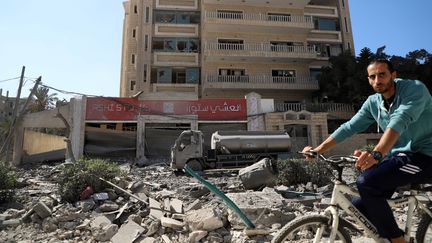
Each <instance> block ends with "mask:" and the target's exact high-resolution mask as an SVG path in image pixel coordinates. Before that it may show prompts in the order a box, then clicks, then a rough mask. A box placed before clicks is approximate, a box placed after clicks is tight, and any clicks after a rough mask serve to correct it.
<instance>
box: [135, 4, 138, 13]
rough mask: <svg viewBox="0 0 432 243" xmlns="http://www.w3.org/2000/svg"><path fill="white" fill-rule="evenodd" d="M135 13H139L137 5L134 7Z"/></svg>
mask: <svg viewBox="0 0 432 243" xmlns="http://www.w3.org/2000/svg"><path fill="white" fill-rule="evenodd" d="M134 13H136V14H137V13H138V6H137V5H134Z"/></svg>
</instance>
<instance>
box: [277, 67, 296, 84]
mask: <svg viewBox="0 0 432 243" xmlns="http://www.w3.org/2000/svg"><path fill="white" fill-rule="evenodd" d="M295 78H296V71H295V70H289V69H273V70H272V79H273V82H274V83H294V82H295Z"/></svg>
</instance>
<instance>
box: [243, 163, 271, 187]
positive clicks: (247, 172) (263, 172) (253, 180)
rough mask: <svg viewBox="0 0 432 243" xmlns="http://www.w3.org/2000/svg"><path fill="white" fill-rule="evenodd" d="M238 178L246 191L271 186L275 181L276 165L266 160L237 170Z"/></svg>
mask: <svg viewBox="0 0 432 243" xmlns="http://www.w3.org/2000/svg"><path fill="white" fill-rule="evenodd" d="M238 176H239V178H240V180H241V181H242V183H243V186H244V188H246V189H257V188H260V187H262V186H273V185H274V183H275V181H276V179H277V173H276V165H275V164H274V163H273V162H272V161H271V160H270V159H268V158H264V159H262V160H260V161H258V162H256V163H255V164H253V165H251V166H248V167H245V168H242V169H241V170H239V175H238Z"/></svg>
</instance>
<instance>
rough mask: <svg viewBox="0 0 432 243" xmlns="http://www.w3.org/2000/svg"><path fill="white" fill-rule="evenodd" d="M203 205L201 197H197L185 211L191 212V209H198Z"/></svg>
mask: <svg viewBox="0 0 432 243" xmlns="http://www.w3.org/2000/svg"><path fill="white" fill-rule="evenodd" d="M201 207H202V203H201V202H200V200H199V199H196V200H195V201H193V202H192V203H191V204H189V205H188V206H187V207H186V208H185V209H184V211H185V212H189V211H191V210H197V209H200V208H201Z"/></svg>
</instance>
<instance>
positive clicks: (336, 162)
mask: <svg viewBox="0 0 432 243" xmlns="http://www.w3.org/2000/svg"><path fill="white" fill-rule="evenodd" d="M297 153H299V154H302V155H304V156H306V157H310V158H319V159H321V160H323V161H325V162H327V163H329V164H330V165H331V167H333V169H335V170H336V171H337V173H338V175H337V179H338V180H339V181H342V171H343V168H344V167H346V166H347V164H349V165H352V164H354V163H355V162H356V161H357V160H358V157H357V156H354V155H333V156H330V157H328V158H326V157H325V156H324V155H322V154H318V153H317V152H315V151H308V152H302V151H298V152H297Z"/></svg>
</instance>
